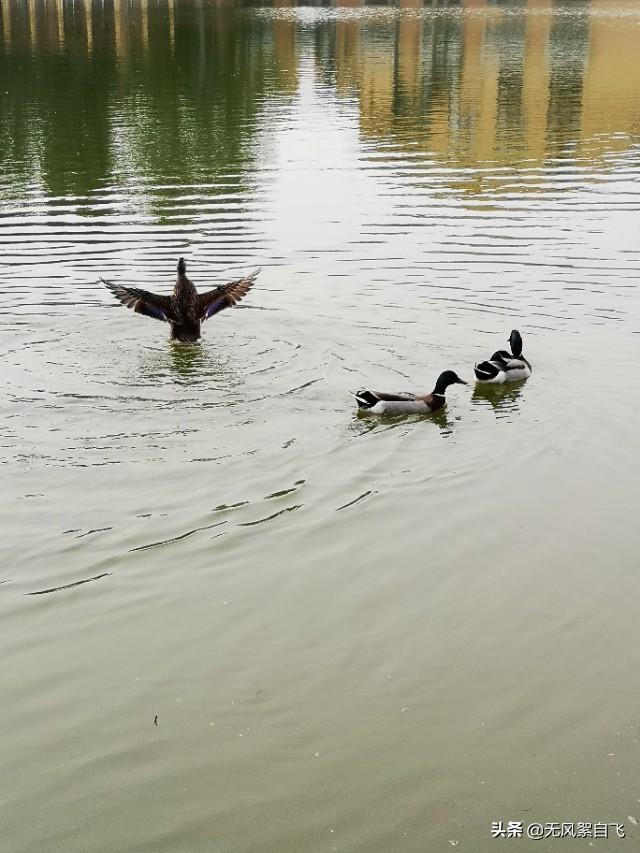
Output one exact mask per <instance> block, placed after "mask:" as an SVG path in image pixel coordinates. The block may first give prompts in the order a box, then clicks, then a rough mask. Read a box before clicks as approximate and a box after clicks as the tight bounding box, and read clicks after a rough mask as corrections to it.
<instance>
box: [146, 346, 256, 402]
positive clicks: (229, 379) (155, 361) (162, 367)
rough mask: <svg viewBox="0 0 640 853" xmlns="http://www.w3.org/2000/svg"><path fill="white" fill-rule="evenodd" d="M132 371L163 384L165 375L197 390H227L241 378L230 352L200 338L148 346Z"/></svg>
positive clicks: (154, 382)
mask: <svg viewBox="0 0 640 853" xmlns="http://www.w3.org/2000/svg"><path fill="white" fill-rule="evenodd" d="M136 375H137V376H138V379H139V378H140V377H141V378H142V379H143V381H144V382H146V383H148V384H151V385H163V384H164V383H165V382H166V381H167V379H169V380H173V382H174V383H175V384H177V385H185V386H192V387H194V388H198V389H201V390H215V389H220V390H222V389H224V390H225V391H229V390H230V389H233V388H235V387H237V386H238V385H240V384H241V382H242V377H241V376H240V375H238V373H237V370H236V367H235V364H234V362H233V359H232V357H231V354H230V353H228V352H226V351H225V350H224V349H218V348H217V347H215V346H214V347H211V346H207V345H206V344H203V343H202V342H198V343H191V344H181V343H178V342H174V341H171V342H170V343H169V345H168V346H167V347H154V348H153V349H149V350H148V351H147V353H146V356H145V357H144V358H143V360H142V363H141V364H140V365H139V366H138V368H137V370H136Z"/></svg>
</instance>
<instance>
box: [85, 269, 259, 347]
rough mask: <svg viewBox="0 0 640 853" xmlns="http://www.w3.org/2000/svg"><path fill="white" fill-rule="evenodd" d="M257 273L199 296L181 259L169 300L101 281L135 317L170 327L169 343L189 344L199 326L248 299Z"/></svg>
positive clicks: (196, 337) (144, 291) (138, 289)
mask: <svg viewBox="0 0 640 853" xmlns="http://www.w3.org/2000/svg"><path fill="white" fill-rule="evenodd" d="M259 272H260V270H256V271H255V272H254V273H252V274H251V275H249V276H247V277H246V278H240V279H238V280H237V281H232V282H230V283H229V284H222V285H220V286H219V287H216V288H214V289H213V290H207V291H206V292H205V293H198V291H197V290H196V288H195V285H194V284H193V282H192V281H191V280H190V279H189V278H187V265H186V263H185V261H184V258H180V260H179V261H178V278H177V279H176V283H175V287H174V288H173V293H172V294H171V296H158V295H157V294H155V293H149V292H148V291H147V290H140V288H138V287H125V286H124V285H122V284H113V283H112V282H110V281H105V280H104V279H103V278H101V279H100V281H101V282H102V283H103V284H104V285H106V286H107V287H108V288H109V290H110V291H111V292H112V293H113V295H114V296H115V297H116V299H119V300H120V302H122V304H123V305H126V306H127V308H133V310H134V311H135V312H136V313H138V314H145V315H146V316H147V317H153V318H154V319H155V320H163V321H164V322H165V323H171V339H172V340H175V341H183V342H188V343H192V342H193V341H197V340H198V339H199V337H200V324H201V323H202V322H203V321H204V320H207V319H208V318H209V317H213V315H214V314H217V313H218V312H219V311H222V310H223V309H224V308H230V307H231V306H232V305H235V304H236V303H237V302H240V300H241V299H242V298H243V297H244V296H246V295H247V293H248V292H249V290H250V289H251V288H252V287H253V283H254V281H255V279H256V276H257V275H258V273H259Z"/></svg>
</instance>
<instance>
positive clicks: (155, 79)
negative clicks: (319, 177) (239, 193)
mask: <svg viewBox="0 0 640 853" xmlns="http://www.w3.org/2000/svg"><path fill="white" fill-rule="evenodd" d="M0 9H1V10H2V15H1V16H0V20H1V21H2V35H1V38H0V80H1V81H2V89H3V92H2V96H1V98H0V170H1V171H2V172H4V173H5V175H11V176H12V178H13V182H12V187H11V190H12V192H13V193H15V191H16V182H17V183H18V185H23V186H24V185H25V184H27V183H28V182H29V181H31V180H33V179H34V178H37V179H39V180H41V181H42V182H43V183H44V186H45V188H46V189H47V190H48V192H49V193H50V194H52V195H63V194H74V195H81V196H83V195H86V194H88V193H90V192H91V191H92V190H95V189H96V188H97V187H99V186H100V185H101V184H102V183H103V182H104V181H105V180H108V179H109V177H110V176H111V175H112V173H113V172H114V171H115V170H116V167H117V171H118V173H119V174H122V173H123V171H124V172H126V171H127V170H129V171H130V172H131V174H132V175H142V176H144V178H148V179H156V178H162V179H163V180H170V181H174V182H175V183H176V184H178V185H181V184H188V183H193V182H196V181H206V180H214V179H215V177H216V176H217V175H219V174H220V173H221V172H224V171H229V170H242V169H243V168H244V167H245V165H246V161H247V158H248V157H249V156H250V151H249V146H248V141H249V140H250V138H251V136H252V134H253V131H254V127H255V117H256V113H257V110H258V109H259V107H260V101H261V98H262V96H263V94H264V91H265V89H266V88H268V87H269V85H270V79H271V77H272V75H271V74H270V65H271V64H272V56H271V45H270V40H269V39H265V38H264V37H263V35H264V33H263V29H264V25H263V23H262V22H261V21H260V20H258V19H256V18H252V17H251V16H247V15H243V14H234V11H233V9H232V8H229V6H228V5H225V4H208V3H203V2H199V0H176V2H171V0H163V2H157V1H156V2H153V1H152V2H149V0H146V2H145V0H135V2H129V0H104V2H102V0H75V2H73V0H58V2H57V3H56V2H48V3H45V2H43V0H34V2H29V0H0Z"/></svg>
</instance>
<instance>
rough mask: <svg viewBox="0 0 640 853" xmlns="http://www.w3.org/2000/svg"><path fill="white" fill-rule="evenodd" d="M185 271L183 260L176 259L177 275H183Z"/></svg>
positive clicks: (185, 266)
mask: <svg viewBox="0 0 640 853" xmlns="http://www.w3.org/2000/svg"><path fill="white" fill-rule="evenodd" d="M186 271H187V265H186V263H185V260H184V258H178V275H184V274H185V273H186Z"/></svg>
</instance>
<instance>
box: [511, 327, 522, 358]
mask: <svg viewBox="0 0 640 853" xmlns="http://www.w3.org/2000/svg"><path fill="white" fill-rule="evenodd" d="M509 346H510V347H511V352H512V353H513V354H514V355H516V356H521V355H522V338H521V336H520V332H519V331H518V330H517V329H514V330H513V331H512V332H511V334H510V335H509Z"/></svg>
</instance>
